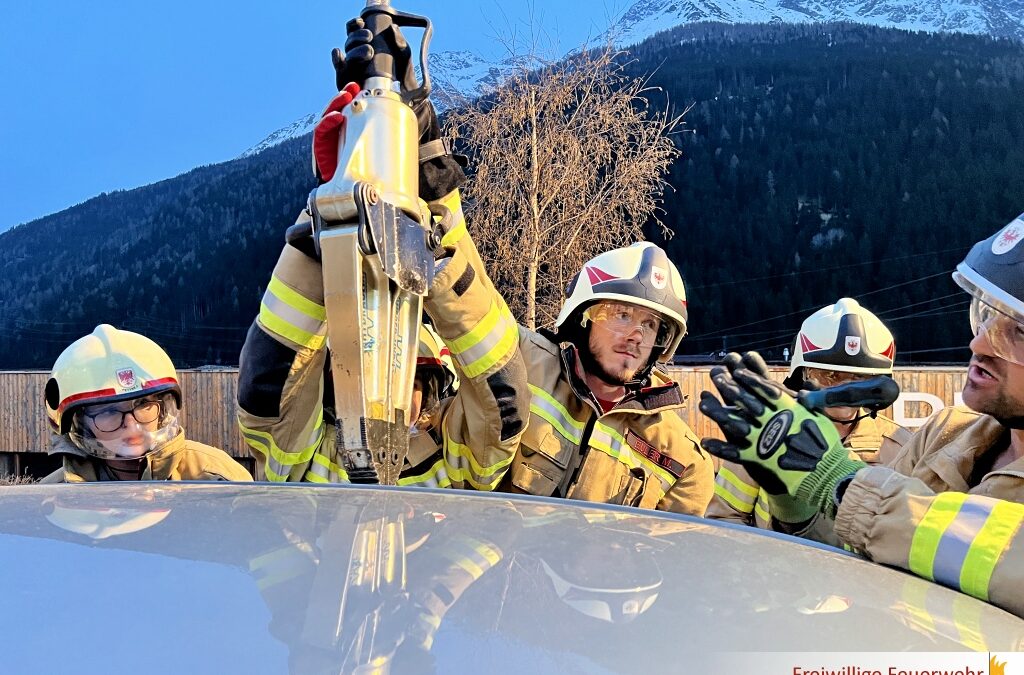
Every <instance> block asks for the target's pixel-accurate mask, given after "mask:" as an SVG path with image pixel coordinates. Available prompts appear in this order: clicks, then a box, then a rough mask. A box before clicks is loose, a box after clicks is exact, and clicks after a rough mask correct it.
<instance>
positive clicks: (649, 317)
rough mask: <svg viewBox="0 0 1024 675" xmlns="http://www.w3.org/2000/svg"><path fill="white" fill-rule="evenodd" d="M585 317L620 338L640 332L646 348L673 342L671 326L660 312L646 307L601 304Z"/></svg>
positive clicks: (591, 309) (614, 303)
mask: <svg viewBox="0 0 1024 675" xmlns="http://www.w3.org/2000/svg"><path fill="white" fill-rule="evenodd" d="M583 316H584V318H586V319H590V320H591V321H593V322H594V323H595V324H600V325H601V327H602V328H604V329H605V330H607V331H609V332H611V333H615V334H616V335H618V336H620V337H626V336H628V335H632V334H633V333H635V332H637V331H639V332H640V344H641V345H643V346H644V347H667V346H668V344H669V342H671V341H672V327H671V324H670V323H669V322H667V321H665V320H664V319H663V318H662V316H661V314H659V313H658V312H654V311H651V310H649V309H646V308H644V307H638V306H636V305H628V304H625V303H620V302H601V303H598V304H596V305H594V306H592V307H589V308H588V309H587V311H586V312H584V313H583Z"/></svg>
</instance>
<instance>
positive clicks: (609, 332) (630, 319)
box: [587, 302, 665, 385]
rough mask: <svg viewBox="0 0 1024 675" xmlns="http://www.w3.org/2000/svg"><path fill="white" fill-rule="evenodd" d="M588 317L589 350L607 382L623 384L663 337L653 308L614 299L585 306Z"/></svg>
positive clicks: (648, 356) (645, 363)
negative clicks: (589, 321) (587, 307)
mask: <svg viewBox="0 0 1024 675" xmlns="http://www.w3.org/2000/svg"><path fill="white" fill-rule="evenodd" d="M587 314H588V316H589V317H590V320H591V324H592V326H591V329H590V341H589V343H588V344H589V347H590V354H591V356H592V357H593V360H594V362H595V363H596V364H597V366H598V368H600V369H601V371H602V372H600V373H594V374H595V375H598V376H599V377H600V378H601V379H602V380H604V381H605V382H608V383H609V384H618V385H623V384H625V383H626V382H628V381H630V380H632V379H633V378H634V377H635V376H636V373H637V371H639V370H640V369H641V368H643V367H644V366H645V365H647V362H648V361H649V360H650V358H651V351H652V350H653V348H654V346H655V344H656V343H658V342H659V341H661V340H664V339H665V338H664V332H665V331H664V328H663V323H664V321H663V319H662V318H661V316H660V315H659V314H658V313H657V312H653V311H651V310H648V309H645V308H643V307H638V306H636V305H630V304H626V303H617V302H603V303H599V304H598V305H595V306H594V307H592V308H591V309H589V310H587Z"/></svg>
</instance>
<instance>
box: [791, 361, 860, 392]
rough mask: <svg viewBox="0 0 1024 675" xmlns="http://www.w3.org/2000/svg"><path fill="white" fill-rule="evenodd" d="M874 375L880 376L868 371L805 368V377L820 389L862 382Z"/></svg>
mask: <svg viewBox="0 0 1024 675" xmlns="http://www.w3.org/2000/svg"><path fill="white" fill-rule="evenodd" d="M873 377H878V376H877V375H869V374H866V373H844V372H842V371H840V370H826V369H824V368H813V367H810V366H808V367H806V368H805V369H804V379H805V380H807V381H808V382H811V383H812V384H814V385H816V386H817V387H819V388H820V389H828V388H830V387H837V386H839V385H840V384H849V383H850V382H862V381H864V380H870V379H871V378H873Z"/></svg>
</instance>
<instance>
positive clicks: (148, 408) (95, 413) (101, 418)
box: [82, 399, 163, 433]
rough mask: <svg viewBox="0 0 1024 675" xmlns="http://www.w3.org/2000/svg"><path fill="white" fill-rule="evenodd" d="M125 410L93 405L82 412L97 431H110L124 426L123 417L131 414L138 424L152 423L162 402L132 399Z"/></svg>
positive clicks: (157, 415) (156, 417) (161, 409)
mask: <svg viewBox="0 0 1024 675" xmlns="http://www.w3.org/2000/svg"><path fill="white" fill-rule="evenodd" d="M131 403H132V407H131V408H128V409H127V410H125V409H123V408H118V407H115V406H93V407H91V408H86V409H85V410H83V411H82V414H83V415H85V416H86V417H87V418H89V421H90V422H92V425H93V426H94V427H95V428H96V430H97V431H103V432H106V433H111V432H114V431H117V430H118V429H120V428H121V427H123V426H124V420H125V417H126V416H128V415H131V416H132V417H134V418H135V421H136V422H138V423H139V424H152V423H153V422H156V421H157V420H158V419H160V413H161V412H163V403H162V402H161V401H159V400H153V399H143V400H141V401H132V402H131Z"/></svg>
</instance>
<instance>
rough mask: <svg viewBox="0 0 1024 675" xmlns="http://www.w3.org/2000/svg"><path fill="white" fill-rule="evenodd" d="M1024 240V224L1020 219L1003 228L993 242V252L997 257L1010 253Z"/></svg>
mask: <svg viewBox="0 0 1024 675" xmlns="http://www.w3.org/2000/svg"><path fill="white" fill-rule="evenodd" d="M1022 238H1024V223H1022V222H1021V221H1020V220H1019V219H1018V220H1015V221H1013V222H1012V223H1010V224H1009V225H1007V226H1006V227H1004V228H1003V231H1002V232H1000V233H999V234H998V235H997V236H996V238H995V239H993V240H992V252H993V253H995V254H996V255H1003V254H1004V253H1009V252H1010V251H1012V250H1013V249H1014V247H1016V246H1017V244H1019V243H1020V240H1021V239H1022Z"/></svg>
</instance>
